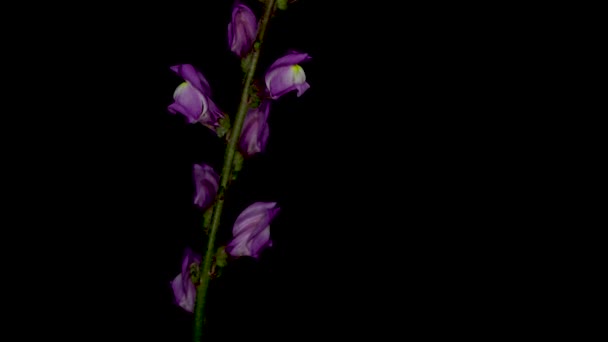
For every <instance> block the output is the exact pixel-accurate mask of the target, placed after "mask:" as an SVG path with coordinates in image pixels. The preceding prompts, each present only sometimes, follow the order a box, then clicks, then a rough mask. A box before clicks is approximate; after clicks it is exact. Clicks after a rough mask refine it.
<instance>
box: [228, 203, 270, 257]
mask: <svg viewBox="0 0 608 342" xmlns="http://www.w3.org/2000/svg"><path fill="white" fill-rule="evenodd" d="M276 205H277V203H276V202H255V203H253V204H252V205H250V206H249V207H247V208H246V209H245V210H243V212H242V213H241V214H240V215H239V217H237V219H236V221H235V222H234V226H233V227H232V236H233V239H232V241H230V243H229V244H228V246H226V252H227V253H228V254H230V255H232V256H235V257H240V256H250V257H254V258H256V259H257V258H258V257H259V256H260V254H261V253H262V251H263V250H264V249H265V248H266V247H270V246H272V241H271V240H270V222H271V221H272V220H273V219H274V217H275V216H276V215H277V214H278V212H279V208H278V207H276Z"/></svg>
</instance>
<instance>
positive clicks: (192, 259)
mask: <svg viewBox="0 0 608 342" xmlns="http://www.w3.org/2000/svg"><path fill="white" fill-rule="evenodd" d="M200 262H201V256H200V255H198V254H197V253H195V252H193V251H192V250H191V249H190V248H186V250H185V251H184V260H183V261H182V273H180V274H178V275H177V277H175V279H173V281H171V287H172V288H173V295H174V296H175V303H176V304H177V305H179V306H181V307H182V308H183V309H184V310H186V311H189V312H194V302H195V300H196V287H195V286H194V283H193V282H192V279H191V278H190V265H192V264H193V263H200Z"/></svg>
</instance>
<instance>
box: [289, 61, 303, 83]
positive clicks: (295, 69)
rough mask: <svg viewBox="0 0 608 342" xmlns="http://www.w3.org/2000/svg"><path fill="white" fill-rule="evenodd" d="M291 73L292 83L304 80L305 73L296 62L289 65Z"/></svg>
mask: <svg viewBox="0 0 608 342" xmlns="http://www.w3.org/2000/svg"><path fill="white" fill-rule="evenodd" d="M291 74H292V75H293V81H294V83H304V82H305V81H306V74H305V73H304V69H302V67H301V66H299V65H298V64H294V65H292V66H291Z"/></svg>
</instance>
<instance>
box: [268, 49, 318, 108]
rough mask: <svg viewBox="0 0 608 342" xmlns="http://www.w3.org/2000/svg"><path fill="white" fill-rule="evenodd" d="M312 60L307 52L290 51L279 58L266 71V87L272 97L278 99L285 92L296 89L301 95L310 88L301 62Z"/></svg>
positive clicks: (298, 94)
mask: <svg viewBox="0 0 608 342" xmlns="http://www.w3.org/2000/svg"><path fill="white" fill-rule="evenodd" d="M308 60H310V56H308V54H306V53H298V52H295V51H291V52H289V53H288V54H287V55H285V56H283V57H281V58H279V59H277V60H276V61H275V62H274V63H273V64H272V65H271V66H270V68H268V71H267V72H266V76H265V81H266V88H267V89H268V92H269V93H270V98H272V99H273V100H276V99H278V98H279V97H281V96H283V95H284V94H286V93H288V92H290V91H292V90H296V91H297V93H296V95H297V96H298V97H300V96H301V95H302V94H304V92H305V91H306V90H307V89H308V88H310V85H309V84H308V83H307V82H306V74H305V73H304V69H302V67H301V66H300V64H299V63H302V62H306V61H308Z"/></svg>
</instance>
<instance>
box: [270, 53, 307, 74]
mask: <svg viewBox="0 0 608 342" xmlns="http://www.w3.org/2000/svg"><path fill="white" fill-rule="evenodd" d="M310 59H311V57H310V56H309V55H308V54H307V53H299V52H296V51H290V52H289V53H288V54H287V55H285V56H283V57H281V58H279V59H277V60H276V61H275V62H274V63H272V64H271V65H270V67H269V68H268V72H270V71H272V70H273V69H276V68H280V67H284V66H288V65H295V64H300V63H302V62H306V61H308V60H310Z"/></svg>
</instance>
